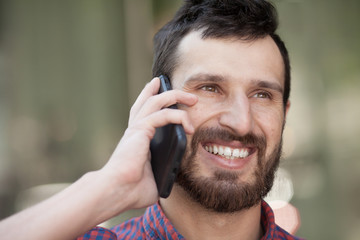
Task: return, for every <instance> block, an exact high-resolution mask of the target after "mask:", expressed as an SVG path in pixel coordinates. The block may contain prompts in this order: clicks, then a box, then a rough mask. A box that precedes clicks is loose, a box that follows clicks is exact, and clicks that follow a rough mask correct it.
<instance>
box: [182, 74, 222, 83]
mask: <svg viewBox="0 0 360 240" xmlns="http://www.w3.org/2000/svg"><path fill="white" fill-rule="evenodd" d="M205 81H206V82H214V83H218V82H224V81H225V77H224V76H222V75H214V74H207V73H199V74H195V75H193V76H190V77H189V78H188V79H187V80H186V81H185V84H193V83H197V82H205Z"/></svg>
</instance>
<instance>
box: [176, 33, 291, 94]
mask: <svg viewBox="0 0 360 240" xmlns="http://www.w3.org/2000/svg"><path fill="white" fill-rule="evenodd" d="M177 55H178V64H177V67H176V69H175V71H174V73H173V79H172V80H173V85H174V87H177V88H182V86H183V85H184V84H185V82H186V81H187V79H189V78H191V77H192V76H194V75H197V74H211V75H221V76H225V78H226V79H233V80H237V81H245V82H246V81H247V80H267V81H273V82H277V83H278V84H280V85H281V86H283V85H284V62H283V59H282V56H281V53H280V51H279V49H278V47H277V45H276V44H275V42H274V41H273V40H272V38H271V37H270V36H266V37H264V38H260V39H256V40H253V41H244V40H240V39H238V38H221V39H215V38H206V39H203V38H202V37H201V32H199V31H194V32H191V33H189V34H188V35H187V36H185V37H184V38H183V40H182V41H181V42H180V44H179V47H178V50H177Z"/></svg>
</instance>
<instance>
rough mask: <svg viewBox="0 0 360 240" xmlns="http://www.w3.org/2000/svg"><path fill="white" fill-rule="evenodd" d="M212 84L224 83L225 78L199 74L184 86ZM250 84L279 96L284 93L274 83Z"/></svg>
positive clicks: (253, 82)
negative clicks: (270, 90) (203, 83)
mask: <svg viewBox="0 0 360 240" xmlns="http://www.w3.org/2000/svg"><path fill="white" fill-rule="evenodd" d="M205 81H206V82H213V83H220V82H225V81H226V77H225V76H223V75H217V74H207V73H199V74H195V75H193V76H190V77H189V78H188V79H187V80H186V81H185V85H186V84H196V83H198V82H205ZM251 84H252V85H253V86H257V87H260V88H267V89H272V90H274V91H277V92H279V93H281V94H283V93H284V89H283V87H282V86H281V85H280V84H278V83H276V82H271V81H266V80H257V79H254V80H251Z"/></svg>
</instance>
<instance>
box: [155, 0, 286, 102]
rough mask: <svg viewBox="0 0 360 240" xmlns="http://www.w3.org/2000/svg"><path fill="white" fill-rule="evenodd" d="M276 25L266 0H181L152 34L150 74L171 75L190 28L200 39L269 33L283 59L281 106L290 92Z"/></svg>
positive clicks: (246, 38) (282, 47) (276, 21)
mask: <svg viewBox="0 0 360 240" xmlns="http://www.w3.org/2000/svg"><path fill="white" fill-rule="evenodd" d="M277 27H278V20H277V12H276V9H275V7H274V6H273V5H272V4H271V3H270V2H268V1H266V0H185V1H184V4H183V6H182V7H181V8H180V9H179V10H178V11H177V12H176V14H175V16H174V18H173V19H172V20H171V21H170V22H168V23H167V24H166V25H165V26H164V27H163V28H161V29H160V30H159V32H158V33H157V34H156V35H155V37H154V64H153V76H159V75H160V74H165V75H167V76H169V77H170V78H171V77H172V73H173V71H174V69H175V67H176V64H177V63H178V61H177V57H178V55H177V48H178V45H179V43H180V41H181V40H182V39H183V38H184V37H185V35H186V34H188V33H189V32H191V31H196V30H201V32H202V37H203V38H204V39H205V38H227V37H237V38H240V39H242V40H249V41H251V40H256V39H259V38H263V37H266V36H268V35H269V36H271V38H272V39H273V40H274V42H275V43H276V45H277V46H278V48H279V50H280V53H281V55H282V58H283V61H284V66H285V76H284V77H285V84H284V85H285V87H284V88H285V89H284V96H283V101H284V105H285V104H286V103H287V101H288V99H289V95H290V61H289V56H288V52H287V49H286V47H285V44H284V42H283V41H282V40H281V38H280V37H279V36H278V35H277V34H276V33H275V31H276V29H277Z"/></svg>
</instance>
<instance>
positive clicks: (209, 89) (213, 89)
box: [201, 85, 219, 93]
mask: <svg viewBox="0 0 360 240" xmlns="http://www.w3.org/2000/svg"><path fill="white" fill-rule="evenodd" d="M201 90H204V91H207V92H214V93H217V92H219V90H218V88H217V87H216V86H213V85H206V86H202V87H201Z"/></svg>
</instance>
